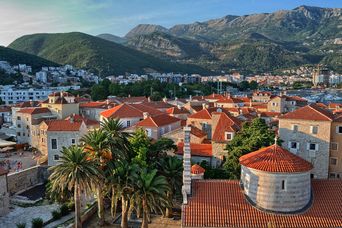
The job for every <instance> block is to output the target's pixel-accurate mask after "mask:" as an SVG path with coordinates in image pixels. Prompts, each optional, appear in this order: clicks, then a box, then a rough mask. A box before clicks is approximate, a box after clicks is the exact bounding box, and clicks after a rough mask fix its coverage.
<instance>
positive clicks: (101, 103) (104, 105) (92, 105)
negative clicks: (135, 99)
mask: <svg viewBox="0 0 342 228" xmlns="http://www.w3.org/2000/svg"><path fill="white" fill-rule="evenodd" d="M116 105H117V104H116V103H114V102H106V101H92V102H86V103H81V104H80V108H99V109H108V108H113V107H114V106H116Z"/></svg>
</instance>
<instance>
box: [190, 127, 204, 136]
mask: <svg viewBox="0 0 342 228" xmlns="http://www.w3.org/2000/svg"><path fill="white" fill-rule="evenodd" d="M190 127H191V131H190V133H191V134H192V135H194V136H196V137H198V138H203V137H205V136H207V134H206V133H205V132H204V131H202V130H201V129H199V128H197V127H195V126H190Z"/></svg>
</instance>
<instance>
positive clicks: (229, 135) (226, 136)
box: [224, 132, 234, 141]
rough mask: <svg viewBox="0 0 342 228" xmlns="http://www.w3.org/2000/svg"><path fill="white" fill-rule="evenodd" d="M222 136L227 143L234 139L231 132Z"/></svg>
mask: <svg viewBox="0 0 342 228" xmlns="http://www.w3.org/2000/svg"><path fill="white" fill-rule="evenodd" d="M224 136H225V140H227V141H231V140H232V139H233V137H234V135H233V133H232V132H225V133H224Z"/></svg>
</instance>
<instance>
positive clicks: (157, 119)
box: [136, 114, 181, 127]
mask: <svg viewBox="0 0 342 228" xmlns="http://www.w3.org/2000/svg"><path fill="white" fill-rule="evenodd" d="M180 121H181V120H180V119H178V118H176V117H173V116H169V115H167V114H161V115H157V116H149V117H147V118H146V119H143V120H142V121H140V122H138V123H137V124H136V126H137V127H162V126H166V125H169V124H173V123H176V122H180Z"/></svg>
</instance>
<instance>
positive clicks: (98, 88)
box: [91, 85, 108, 101]
mask: <svg viewBox="0 0 342 228" xmlns="http://www.w3.org/2000/svg"><path fill="white" fill-rule="evenodd" d="M107 96H108V93H107V92H106V90H105V88H104V87H103V86H102V85H93V86H92V87H91V98H92V99H93V100H94V101H98V100H104V99H106V98H107Z"/></svg>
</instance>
